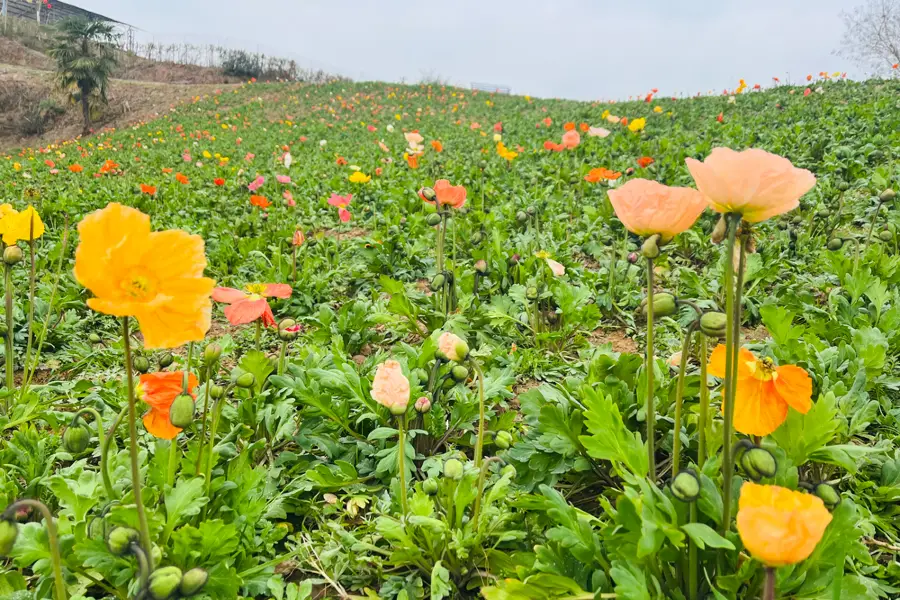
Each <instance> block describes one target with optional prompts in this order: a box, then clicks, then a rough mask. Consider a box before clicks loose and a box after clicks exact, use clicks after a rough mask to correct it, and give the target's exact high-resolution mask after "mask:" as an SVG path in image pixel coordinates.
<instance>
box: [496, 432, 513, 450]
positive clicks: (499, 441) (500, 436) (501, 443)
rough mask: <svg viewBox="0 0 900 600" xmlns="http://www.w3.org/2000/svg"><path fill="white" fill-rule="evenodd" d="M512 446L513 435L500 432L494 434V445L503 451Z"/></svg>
mask: <svg viewBox="0 0 900 600" xmlns="http://www.w3.org/2000/svg"><path fill="white" fill-rule="evenodd" d="M510 444H512V434H511V433H510V432H508V431H505V430H503V431H498V432H497V433H496V434H494V445H495V446H497V447H498V448H500V449H501V450H506V449H507V448H509V445H510Z"/></svg>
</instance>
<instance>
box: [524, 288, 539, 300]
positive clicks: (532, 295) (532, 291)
mask: <svg viewBox="0 0 900 600" xmlns="http://www.w3.org/2000/svg"><path fill="white" fill-rule="evenodd" d="M525 297H526V298H528V299H529V300H537V297H538V290H537V288H536V287H534V286H533V285H532V286H529V287H528V288H527V289H526V290H525Z"/></svg>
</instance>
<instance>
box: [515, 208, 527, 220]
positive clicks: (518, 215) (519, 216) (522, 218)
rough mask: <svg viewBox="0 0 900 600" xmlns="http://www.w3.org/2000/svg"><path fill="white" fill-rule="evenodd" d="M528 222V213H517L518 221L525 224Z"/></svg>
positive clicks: (521, 211)
mask: <svg viewBox="0 0 900 600" xmlns="http://www.w3.org/2000/svg"><path fill="white" fill-rule="evenodd" d="M527 220H528V213H526V212H525V211H524V210H520V211H519V212H517V213H516V221H518V222H519V223H524V222H525V221H527Z"/></svg>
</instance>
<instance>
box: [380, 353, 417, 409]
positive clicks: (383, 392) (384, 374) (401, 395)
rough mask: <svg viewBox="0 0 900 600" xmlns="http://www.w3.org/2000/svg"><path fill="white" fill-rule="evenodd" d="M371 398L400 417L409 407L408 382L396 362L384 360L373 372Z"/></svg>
mask: <svg viewBox="0 0 900 600" xmlns="http://www.w3.org/2000/svg"><path fill="white" fill-rule="evenodd" d="M372 398H373V399H374V400H375V401H376V402H378V404H380V405H382V406H384V407H385V408H387V409H388V410H390V411H391V414H392V415H402V414H404V413H405V412H406V408H407V406H408V405H409V380H408V379H407V378H406V376H405V375H404V374H403V368H402V367H401V366H400V363H398V362H397V361H396V360H386V361H384V362H383V363H381V364H380V365H378V369H377V370H376V371H375V379H374V380H373V381H372Z"/></svg>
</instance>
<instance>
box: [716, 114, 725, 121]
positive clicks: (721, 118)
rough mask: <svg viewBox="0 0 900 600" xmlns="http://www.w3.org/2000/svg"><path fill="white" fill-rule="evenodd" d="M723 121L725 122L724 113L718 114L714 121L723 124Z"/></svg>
mask: <svg viewBox="0 0 900 600" xmlns="http://www.w3.org/2000/svg"><path fill="white" fill-rule="evenodd" d="M724 120H725V113H719V115H718V116H717V117H716V121H718V122H719V123H721V122H723V121H724Z"/></svg>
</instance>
